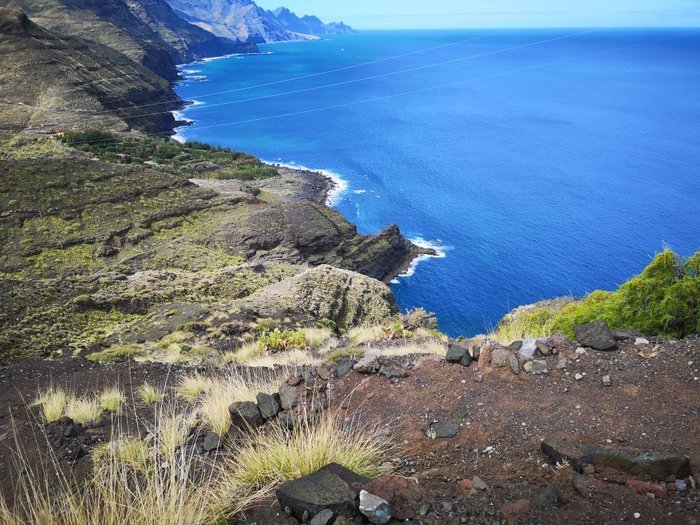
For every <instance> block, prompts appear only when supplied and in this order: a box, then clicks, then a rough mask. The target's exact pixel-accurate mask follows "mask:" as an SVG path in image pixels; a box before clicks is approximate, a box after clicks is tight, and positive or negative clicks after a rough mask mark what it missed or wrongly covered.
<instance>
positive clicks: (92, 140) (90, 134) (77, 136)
mask: <svg viewBox="0 0 700 525" xmlns="http://www.w3.org/2000/svg"><path fill="white" fill-rule="evenodd" d="M114 140H115V137H114V135H112V134H111V133H109V132H107V131H99V130H96V129H92V130H86V131H69V132H67V133H65V134H64V135H63V136H62V137H61V141H62V142H64V143H65V144H67V145H69V146H91V145H96V144H100V145H101V146H102V147H105V146H106V145H107V144H110V143H112V142H113V141H114Z"/></svg>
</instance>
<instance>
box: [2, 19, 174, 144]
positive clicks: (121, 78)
mask: <svg viewBox="0 0 700 525" xmlns="http://www.w3.org/2000/svg"><path fill="white" fill-rule="evenodd" d="M0 32H1V33H2V35H3V38H2V39H0V127H1V128H2V129H4V130H20V129H24V128H30V129H34V130H44V131H47V130H65V129H67V128H72V127H83V128H84V127H92V128H99V129H113V130H120V131H127V130H129V129H131V128H138V129H142V130H147V131H154V132H163V131H169V130H170V129H172V126H173V125H174V122H175V121H174V118H173V116H172V115H171V114H170V113H167V111H168V110H172V109H175V108H177V107H179V105H180V101H179V99H178V97H177V96H176V95H175V93H174V92H173V91H172V89H171V88H170V85H169V83H168V81H167V80H165V79H163V78H161V77H159V76H157V75H156V74H154V73H153V72H151V71H150V70H148V69H147V68H145V67H143V66H142V65H139V64H137V63H135V62H133V61H132V60H130V59H129V58H128V57H127V56H125V55H123V54H122V53H120V52H118V51H115V50H114V49H112V48H110V47H107V46H104V45H100V44H96V43H94V42H88V41H86V40H83V39H81V38H76V37H73V36H65V35H64V36H59V35H57V34H56V33H55V32H51V31H47V30H45V29H44V28H42V27H40V26H38V25H37V24H35V23H33V22H32V21H31V20H29V19H28V18H27V17H26V16H25V15H24V14H22V13H20V12H19V11H16V10H14V9H9V8H0ZM166 58H168V59H169V57H167V55H166ZM142 104H151V106H150V107H151V108H152V112H158V113H159V114H157V115H151V116H143V113H144V110H143V109H141V108H137V106H139V105H142ZM162 112H165V113H162Z"/></svg>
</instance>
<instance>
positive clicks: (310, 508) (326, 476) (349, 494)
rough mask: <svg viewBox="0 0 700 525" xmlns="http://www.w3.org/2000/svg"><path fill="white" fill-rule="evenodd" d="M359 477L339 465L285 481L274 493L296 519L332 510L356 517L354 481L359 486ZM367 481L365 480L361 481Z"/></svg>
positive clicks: (341, 514)
mask: <svg viewBox="0 0 700 525" xmlns="http://www.w3.org/2000/svg"><path fill="white" fill-rule="evenodd" d="M362 479H364V478H361V477H360V476H357V474H355V473H354V472H352V471H349V470H348V469H345V468H343V467H341V466H340V465H333V464H331V465H328V466H326V467H323V468H322V469H320V470H318V471H316V472H314V473H313V474H309V475H307V476H304V477H303V478H299V479H295V480H292V481H287V482H286V483H284V484H282V485H280V487H279V488H278V489H277V491H276V495H277V499H278V500H279V502H280V505H281V506H282V507H283V508H284V507H289V508H290V509H291V511H292V515H293V516H294V517H295V518H297V519H300V520H301V519H302V518H303V517H304V516H305V514H306V516H308V517H310V518H313V517H315V516H316V515H317V514H320V513H321V512H323V511H325V510H326V509H328V510H331V511H332V512H334V513H335V514H337V515H339V516H344V517H348V518H352V517H353V516H354V515H355V510H356V499H357V495H358V490H357V489H356V488H354V487H353V486H352V485H354V484H355V483H354V480H357V483H358V484H359V483H361V481H360V480H362ZM364 482H366V480H364Z"/></svg>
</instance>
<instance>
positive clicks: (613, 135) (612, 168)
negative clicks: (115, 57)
mask: <svg viewBox="0 0 700 525" xmlns="http://www.w3.org/2000/svg"><path fill="white" fill-rule="evenodd" d="M263 52H264V54H260V55H252V56H238V57H229V58H224V59H218V60H213V61H209V62H206V63H197V64H192V65H188V66H185V67H184V68H183V70H184V71H185V74H186V75H188V76H189V77H191V79H190V80H187V81H185V82H183V83H182V84H181V85H180V86H179V87H178V92H179V94H180V95H181V96H183V97H184V98H186V99H190V100H197V101H200V102H203V104H198V105H194V106H191V107H190V108H188V109H187V110H186V111H185V113H184V115H185V117H187V118H190V119H193V120H195V121H196V122H195V124H194V125H193V126H191V127H188V128H186V129H184V130H183V131H182V132H181V134H182V135H183V136H184V137H185V138H187V139H192V140H202V141H206V142H210V143H215V144H218V145H224V146H229V147H232V148H235V149H239V150H243V151H247V152H250V153H252V154H255V155H258V156H260V157H261V158H263V159H265V160H268V161H275V162H283V163H296V164H299V165H303V166H308V167H312V168H320V169H326V170H329V171H332V172H334V173H336V174H338V175H340V176H341V177H342V178H343V179H344V180H345V181H346V182H347V185H348V189H347V191H345V192H344V193H343V194H342V195H341V196H340V198H339V199H338V200H337V201H336V203H335V206H336V207H337V208H338V209H339V210H340V211H341V212H343V213H344V214H345V215H346V216H347V217H348V218H349V219H350V220H352V221H353V222H356V223H357V225H358V228H359V229H360V231H362V232H366V233H372V232H376V231H378V230H380V229H382V228H384V227H385V226H386V225H388V224H390V223H396V224H398V225H399V226H400V228H401V230H402V232H403V233H404V234H405V235H406V236H408V237H410V238H420V239H424V240H427V241H430V242H432V243H434V244H436V245H439V246H440V247H441V248H442V249H443V250H444V253H445V255H446V256H445V257H444V258H441V259H430V260H427V261H424V262H421V263H420V264H419V265H418V267H417V269H416V271H415V273H414V274H413V275H411V276H409V277H404V278H401V279H400V280H399V281H398V283H396V284H394V285H392V286H393V289H394V292H395V294H396V297H397V300H398V301H399V304H400V305H401V306H402V307H403V308H409V307H412V306H416V305H420V306H424V307H426V308H427V309H428V310H431V311H434V312H435V313H437V314H438V316H439V318H440V321H441V328H442V329H443V330H445V331H446V332H448V333H449V334H451V335H459V334H464V335H472V334H474V333H478V332H483V331H484V330H485V329H488V328H489V327H491V326H493V325H494V324H495V323H496V322H497V321H498V319H499V318H500V317H501V316H502V315H503V314H504V313H505V312H507V311H508V310H509V309H511V308H513V307H515V306H518V305H520V304H525V303H530V302H534V301H537V300H540V299H544V298H550V297H554V296H559V295H564V294H574V295H581V294H585V293H587V292H589V291H591V290H593V289H596V288H604V289H611V288H614V287H615V286H617V285H618V284H619V283H621V282H623V281H625V280H626V279H628V278H629V277H631V276H632V275H634V274H635V273H637V272H639V271H640V270H641V269H642V268H643V267H644V266H645V265H646V264H647V263H648V262H649V260H650V259H651V257H653V255H654V254H655V253H656V252H658V251H660V250H661V249H662V247H663V246H664V244H668V245H669V246H671V247H672V248H673V249H675V250H676V251H678V252H680V253H681V254H683V255H689V254H691V253H693V252H694V251H696V250H698V249H700V234H699V232H700V213H699V212H698V210H699V209H700V147H699V145H698V144H699V143H700V141H699V139H700V97H698V93H700V34H699V33H698V32H697V31H696V32H695V33H693V32H692V31H690V30H602V31H595V32H584V30H578V31H577V30H541V31H533V30H527V31H525V30H522V31H513V30H509V31H418V32H416V31H414V32H409V31H406V32H364V33H360V34H357V35H348V36H340V37H334V38H333V39H331V40H324V41H320V42H300V43H285V44H271V45H266V46H263ZM355 66H358V67H355ZM332 70H336V71H335V72H332V73H326V72H328V71H332ZM338 70H339V71H338ZM200 76H201V77H205V78H204V79H199V80H195V79H194V77H200ZM297 77H306V78H300V79H297V80H290V79H293V78H297ZM265 84H267V85H265ZM222 91H225V92H227V93H223V94H219V95H212V93H217V92H222Z"/></svg>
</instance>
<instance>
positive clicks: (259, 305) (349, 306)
mask: <svg viewBox="0 0 700 525" xmlns="http://www.w3.org/2000/svg"><path fill="white" fill-rule="evenodd" d="M242 304H243V305H244V306H245V307H247V308H249V309H253V310H255V311H256V312H258V314H260V315H261V316H268V317H279V318H283V317H285V315H288V316H298V319H299V320H301V319H303V318H305V317H306V318H308V319H315V320H319V319H330V320H332V321H333V322H335V323H336V325H337V326H338V327H339V328H348V327H350V326H354V325H360V324H363V323H379V322H381V321H382V320H383V319H386V318H387V317H389V316H391V315H394V314H396V313H397V308H396V305H395V302H394V297H393V295H392V293H391V290H390V289H389V288H388V287H387V286H386V285H384V284H382V283H380V282H379V281H376V280H375V279H371V278H369V277H366V276H364V275H360V274H358V273H355V272H350V271H347V270H340V269H338V268H334V267H331V266H327V265H322V266H319V267H318V268H313V269H311V270H307V271H306V272H303V273H301V274H299V275H295V276H294V277H290V278H289V279H285V280H284V281H281V282H279V283H277V284H273V285H272V286H269V287H268V288H266V289H264V290H262V291H260V292H258V293H257V294H254V295H253V296H252V297H250V298H249V299H246V300H244V301H243V303H242Z"/></svg>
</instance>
